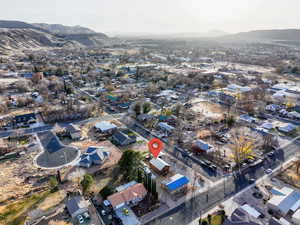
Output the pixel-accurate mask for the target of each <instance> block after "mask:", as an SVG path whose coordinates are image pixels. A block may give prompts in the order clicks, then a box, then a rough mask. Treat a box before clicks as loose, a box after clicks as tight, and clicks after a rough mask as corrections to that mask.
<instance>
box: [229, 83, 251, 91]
mask: <svg viewBox="0 0 300 225" xmlns="http://www.w3.org/2000/svg"><path fill="white" fill-rule="evenodd" d="M226 89H227V90H229V91H231V92H240V93H247V92H249V91H251V90H252V89H251V88H250V87H247V86H245V87H243V86H240V85H237V84H230V85H228V86H227V88H226Z"/></svg>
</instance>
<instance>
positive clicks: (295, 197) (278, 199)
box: [267, 187, 300, 215]
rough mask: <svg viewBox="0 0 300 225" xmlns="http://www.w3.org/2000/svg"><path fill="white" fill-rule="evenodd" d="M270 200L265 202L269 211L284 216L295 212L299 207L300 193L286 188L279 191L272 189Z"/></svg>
mask: <svg viewBox="0 0 300 225" xmlns="http://www.w3.org/2000/svg"><path fill="white" fill-rule="evenodd" d="M270 192H271V193H272V198H271V199H270V200H269V201H268V202H267V205H268V207H269V208H270V209H272V210H274V211H275V212H277V213H279V214H281V215H286V214H288V213H289V212H296V211H297V210H298V209H299V207H300V193H299V192H298V191H295V190H293V189H291V188H288V187H283V188H281V189H276V188H273V189H272V190H271V191H270Z"/></svg>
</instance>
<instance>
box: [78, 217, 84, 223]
mask: <svg viewBox="0 0 300 225" xmlns="http://www.w3.org/2000/svg"><path fill="white" fill-rule="evenodd" d="M77 219H78V221H79V224H82V223H84V219H83V217H82V215H78V216H77Z"/></svg>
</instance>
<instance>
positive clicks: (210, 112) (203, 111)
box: [192, 99, 226, 120]
mask: <svg viewBox="0 0 300 225" xmlns="http://www.w3.org/2000/svg"><path fill="white" fill-rule="evenodd" d="M193 102H196V103H195V104H194V105H193V107H192V110H193V111H194V112H196V113H198V114H200V115H201V118H200V117H199V120H201V119H204V118H210V119H213V120H221V119H223V116H224V115H223V114H224V113H225V112H226V109H225V108H224V107H222V106H220V105H219V104H215V103H211V102H207V101H201V102H197V101H196V99H195V101H193ZM203 117H204V118H203Z"/></svg>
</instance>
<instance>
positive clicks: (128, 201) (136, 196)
mask: <svg viewBox="0 0 300 225" xmlns="http://www.w3.org/2000/svg"><path fill="white" fill-rule="evenodd" d="M147 193H148V192H147V190H146V189H145V187H144V185H143V184H141V183H138V184H135V185H132V186H130V187H128V188H126V189H125V190H122V191H120V192H117V193H115V194H112V195H110V196H108V197H107V200H108V201H109V202H110V204H111V205H112V207H113V208H114V209H118V208H121V207H123V206H125V205H128V206H133V205H136V204H137V203H139V202H140V201H142V200H143V199H144V198H145V197H146V195H147Z"/></svg>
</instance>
